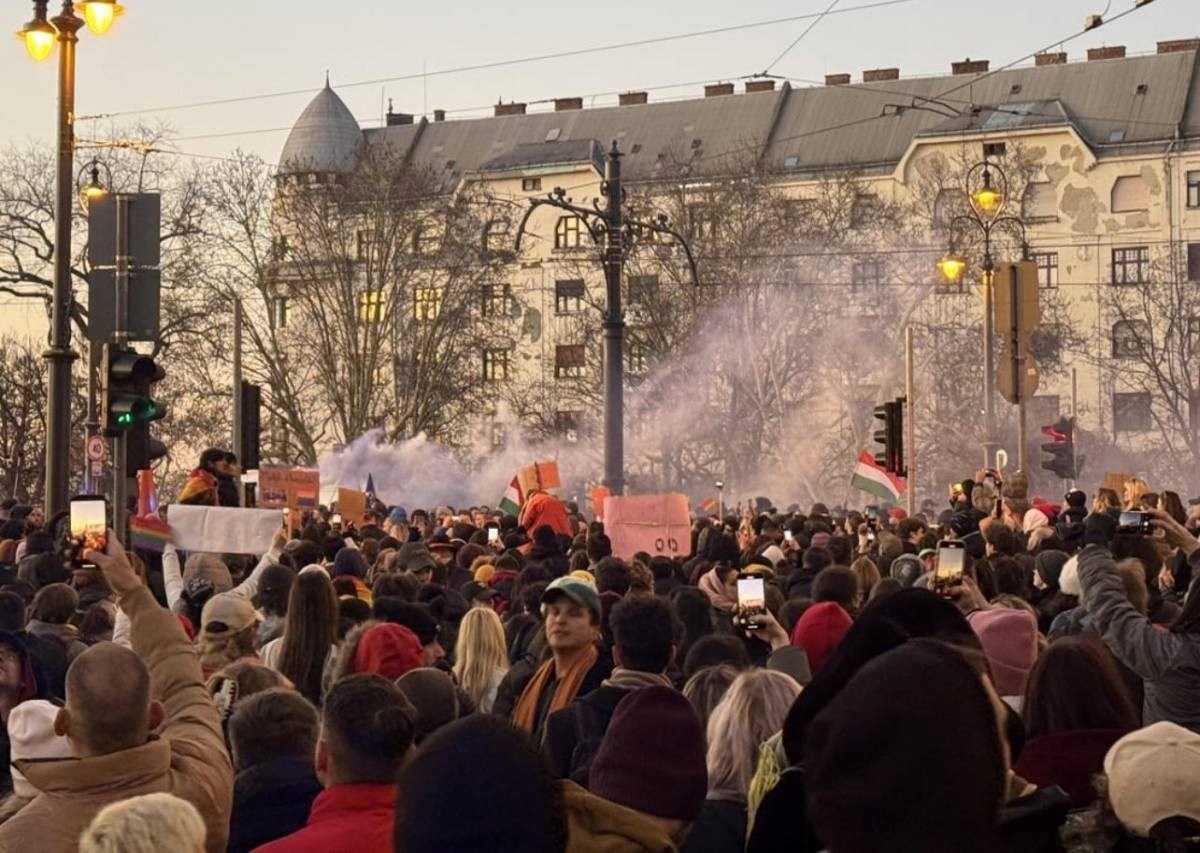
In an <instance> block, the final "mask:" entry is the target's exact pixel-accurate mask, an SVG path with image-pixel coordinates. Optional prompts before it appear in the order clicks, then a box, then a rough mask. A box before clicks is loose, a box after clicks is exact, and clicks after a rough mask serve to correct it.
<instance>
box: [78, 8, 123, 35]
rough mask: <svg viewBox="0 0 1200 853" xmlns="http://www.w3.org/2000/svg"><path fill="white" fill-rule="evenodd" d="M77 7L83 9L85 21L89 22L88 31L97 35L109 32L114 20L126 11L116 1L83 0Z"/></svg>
mask: <svg viewBox="0 0 1200 853" xmlns="http://www.w3.org/2000/svg"><path fill="white" fill-rule="evenodd" d="M75 5H76V6H77V7H79V8H81V9H83V19H84V20H85V21H87V25H88V29H89V30H91V31H92V32H94V33H95V34H96V35H104V34H105V33H106V32H108V28H109V27H111V26H112V23H113V19H114V18H116V17H117V15H120V14H122V13H123V12H124V11H125V7H124V6H122V5H121V4H120V3H117V2H116V0H82V1H81V2H79V3H76V4H75Z"/></svg>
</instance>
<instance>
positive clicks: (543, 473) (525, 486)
mask: <svg viewBox="0 0 1200 853" xmlns="http://www.w3.org/2000/svg"><path fill="white" fill-rule="evenodd" d="M517 482H518V483H520V484H521V494H523V495H528V494H529V493H530V492H533V491H543V492H544V491H548V490H549V489H557V488H558V487H559V486H561V485H562V482H561V481H560V480H559V478H558V463H557V462H554V461H553V460H552V461H550V462H534V463H532V464H531V465H526V466H525V467H524V468H522V469H521V470H520V471H518V472H517Z"/></svg>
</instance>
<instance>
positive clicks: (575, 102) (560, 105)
mask: <svg viewBox="0 0 1200 853" xmlns="http://www.w3.org/2000/svg"><path fill="white" fill-rule="evenodd" d="M581 109H583V98H555V99H554V111H555V112H556V113H561V112H564V111H565V110H581Z"/></svg>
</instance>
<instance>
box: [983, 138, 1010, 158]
mask: <svg viewBox="0 0 1200 853" xmlns="http://www.w3.org/2000/svg"><path fill="white" fill-rule="evenodd" d="M1005 148H1006V146H1005V144H1004V143H1003V142H985V143H983V159H984V160H991V159H992V158H996V159H1000V158H1002V157H1003V156H1004V151H1005Z"/></svg>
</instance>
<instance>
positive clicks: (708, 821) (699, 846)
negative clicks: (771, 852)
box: [679, 800, 746, 853]
mask: <svg viewBox="0 0 1200 853" xmlns="http://www.w3.org/2000/svg"><path fill="white" fill-rule="evenodd" d="M745 849H746V804H745V803H740V802H737V801H736V800H705V801H704V808H702V809H701V810H700V817H698V818H696V822H695V823H693V824H692V828H691V829H690V830H688V834H687V836H686V837H684V839H683V843H682V844H680V845H679V853H742V851H743V850H745Z"/></svg>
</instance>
